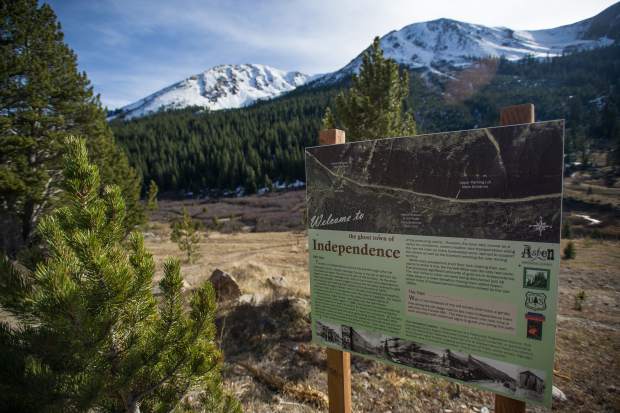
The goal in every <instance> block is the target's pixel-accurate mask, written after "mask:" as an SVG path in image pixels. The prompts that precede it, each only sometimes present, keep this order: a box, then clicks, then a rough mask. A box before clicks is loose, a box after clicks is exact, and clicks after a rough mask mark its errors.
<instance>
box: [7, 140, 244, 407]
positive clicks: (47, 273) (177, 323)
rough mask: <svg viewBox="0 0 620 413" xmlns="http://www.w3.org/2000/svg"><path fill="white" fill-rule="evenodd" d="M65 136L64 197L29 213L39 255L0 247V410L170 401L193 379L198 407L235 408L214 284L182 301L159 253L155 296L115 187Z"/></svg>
mask: <svg viewBox="0 0 620 413" xmlns="http://www.w3.org/2000/svg"><path fill="white" fill-rule="evenodd" d="M67 148H68V153H67V155H66V156H65V166H64V178H63V181H62V188H63V189H64V190H65V191H66V192H65V195H66V196H65V199H66V206H65V207H62V208H59V209H56V210H55V211H54V212H53V213H52V214H50V215H48V216H46V217H45V218H43V219H42V220H41V222H40V224H39V231H40V234H41V236H42V238H43V240H44V242H45V246H46V254H47V255H46V259H45V260H44V261H43V262H41V263H40V264H39V265H38V266H37V268H36V271H34V272H29V271H27V270H25V269H23V267H20V266H19V265H16V264H14V263H12V262H11V261H9V260H8V259H7V258H5V257H3V258H2V259H0V306H1V307H2V308H3V309H4V310H6V311H8V312H9V313H10V314H11V315H12V316H13V320H14V321H15V323H14V324H13V325H9V324H7V323H4V322H3V323H2V324H1V325H0V327H1V328H0V410H1V411H11V412H39V411H58V412H61V411H62V412H86V411H101V412H121V411H123V412H132V413H133V412H139V411H142V412H155V411H157V412H164V411H165V412H169V411H171V410H172V409H174V408H176V407H177V406H179V405H180V404H181V400H182V397H183V396H184V395H185V394H186V393H187V392H188V391H189V390H195V389H202V391H203V392H207V393H208V396H209V397H207V398H206V399H209V400H212V403H211V405H210V406H205V408H206V409H207V411H218V410H217V409H220V410H219V411H238V410H239V409H238V405H236V402H235V401H234V400H232V399H230V397H228V396H226V395H224V394H223V392H222V390H221V385H220V375H219V365H220V360H221V355H220V352H219V350H218V348H217V345H216V341H215V325H214V315H215V296H214V291H213V288H212V286H211V285H210V283H208V282H205V284H204V285H203V286H201V287H200V288H198V289H196V290H195V291H194V292H193V293H192V295H191V298H190V302H189V311H184V309H183V308H184V307H183V299H182V294H181V285H182V278H181V274H180V267H179V262H178V261H177V260H173V259H169V260H168V261H166V263H165V265H164V275H163V278H162V280H161V281H160V283H159V286H160V288H161V291H162V298H161V301H159V303H158V302H156V301H155V298H154V297H153V294H152V291H151V287H152V285H151V283H152V279H153V274H154V270H155V264H154V261H153V258H152V256H151V255H150V254H149V253H148V252H147V251H146V249H145V248H144V243H143V239H142V236H141V235H140V234H139V233H138V232H132V233H131V234H130V236H129V238H128V239H127V240H126V237H125V233H126V230H127V229H126V227H125V223H126V221H125V220H124V215H125V203H124V201H123V197H122V195H121V191H120V189H119V188H118V187H116V186H106V187H105V188H104V189H103V191H101V190H100V176H99V171H98V168H97V167H96V166H95V165H92V164H89V162H88V159H87V151H86V145H85V142H84V141H83V140H78V139H75V138H72V139H69V140H68V142H67ZM235 409H236V410H235Z"/></svg>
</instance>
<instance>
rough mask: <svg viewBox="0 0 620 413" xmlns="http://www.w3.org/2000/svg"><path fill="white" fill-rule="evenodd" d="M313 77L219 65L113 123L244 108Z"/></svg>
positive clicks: (150, 98) (132, 106) (133, 106)
mask: <svg viewBox="0 0 620 413" xmlns="http://www.w3.org/2000/svg"><path fill="white" fill-rule="evenodd" d="M308 79H310V76H308V75H305V74H303V73H300V72H285V71H283V70H279V69H275V68H273V67H269V66H266V65H257V64H245V65H219V66H215V67H213V68H211V69H209V70H206V71H204V72H202V73H199V74H196V75H193V76H190V77H188V78H187V79H184V80H182V81H180V82H178V83H175V84H173V85H171V86H168V87H166V88H164V89H162V90H160V91H158V92H155V93H153V94H151V95H149V96H147V97H145V98H144V99H140V100H138V101H137V102H134V103H132V104H130V105H127V106H124V107H122V108H120V109H118V110H116V111H114V112H112V113H111V114H110V115H109V119H114V118H116V117H122V118H124V119H132V118H136V117H140V116H144V115H148V114H150V113H155V112H158V111H165V110H170V109H183V108H186V107H189V106H199V107H201V108H204V109H207V110H219V109H229V108H240V107H244V106H248V105H251V104H252V103H254V102H256V101H258V100H261V99H271V98H274V97H276V96H279V95H281V94H282V93H286V92H289V91H291V90H293V89H295V88H296V87H298V86H301V85H302V84H304V83H305V82H306V81H307V80H308Z"/></svg>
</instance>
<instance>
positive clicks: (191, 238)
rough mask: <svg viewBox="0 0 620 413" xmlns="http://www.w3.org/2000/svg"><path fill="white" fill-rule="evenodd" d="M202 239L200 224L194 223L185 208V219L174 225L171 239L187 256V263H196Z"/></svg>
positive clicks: (177, 221)
mask: <svg viewBox="0 0 620 413" xmlns="http://www.w3.org/2000/svg"><path fill="white" fill-rule="evenodd" d="M200 238H201V236H200V223H198V222H196V221H194V220H193V219H192V217H191V216H190V215H189V212H187V209H186V208H183V217H181V219H179V220H176V221H174V222H173V223H172V233H171V234H170V239H171V240H172V241H173V242H176V243H177V245H178V246H179V249H180V250H181V251H184V252H185V254H187V262H190V263H191V262H194V259H195V258H196V257H197V256H198V243H199V242H200Z"/></svg>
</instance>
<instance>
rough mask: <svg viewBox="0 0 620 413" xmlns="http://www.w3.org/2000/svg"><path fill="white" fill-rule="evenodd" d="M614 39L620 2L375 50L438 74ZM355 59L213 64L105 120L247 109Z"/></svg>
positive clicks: (468, 27)
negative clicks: (524, 26)
mask: <svg viewBox="0 0 620 413" xmlns="http://www.w3.org/2000/svg"><path fill="white" fill-rule="evenodd" d="M618 41H620V2H619V3H616V4H614V5H613V6H611V7H608V8H607V9H606V10H604V11H603V12H601V13H599V14H598V15H596V16H594V17H591V18H589V19H586V20H582V21H580V22H577V23H573V24H569V25H566V26H561V27H556V28H553V29H546V30H531V31H527V30H512V29H509V28H506V27H488V26H483V25H480V24H472V23H465V22H461V21H457V20H450V19H438V20H432V21H428V22H421V23H414V24H411V25H408V26H405V27H403V28H402V29H400V30H398V31H392V32H390V33H388V34H386V35H385V36H383V37H382V38H381V47H382V49H383V51H384V55H385V56H386V57H388V58H391V59H394V60H395V61H396V62H397V63H399V64H401V65H404V66H408V67H410V68H412V69H418V68H419V69H427V70H430V71H432V72H435V73H439V74H446V73H448V72H450V71H452V70H455V69H458V68H463V67H467V66H469V65H471V64H472V63H473V62H474V60H475V59H478V58H485V57H500V56H503V57H505V58H506V59H509V60H518V59H522V58H524V57H526V56H533V57H546V56H557V55H561V54H562V53H564V52H571V51H576V50H583V49H592V48H597V47H604V46H609V45H611V44H614V43H615V42H618ZM363 53H364V52H362V53H360V54H359V55H358V56H357V57H356V58H355V59H353V60H352V61H351V62H349V64H347V65H346V66H344V67H343V68H342V69H340V70H337V71H335V72H332V73H327V74H323V75H317V76H308V75H305V74H303V73H300V72H284V71H282V70H278V69H274V68H272V67H269V66H265V65H258V64H245V65H220V66H216V67H213V68H211V69H209V70H207V71H205V72H203V73H200V74H197V75H194V76H191V77H189V78H187V79H185V80H183V81H181V82H178V83H175V84H173V85H171V86H169V87H167V88H165V89H162V90H160V91H158V92H155V93H153V94H152V95H150V96H147V97H145V98H143V99H140V100H139V101H137V102H135V103H132V104H130V105H127V106H125V107H123V108H121V109H120V110H118V111H115V112H114V113H113V115H112V116H110V118H109V119H112V118H115V117H118V116H120V117H123V118H125V119H131V118H135V117H139V116H143V115H146V114H149V113H153V112H157V111H159V110H165V109H180V108H184V107H187V106H200V107H204V108H208V109H210V110H218V109H229V108H239V107H243V106H248V105H251V104H252V103H254V102H256V101H257V100H261V99H272V98H274V97H276V96H279V95H281V94H283V93H285V92H289V91H291V90H293V89H295V88H297V87H299V86H301V85H304V84H308V85H312V86H320V85H323V84H328V83H332V82H335V81H337V80H339V79H341V78H343V77H346V76H349V75H351V74H352V73H356V72H357V71H358V70H359V67H360V65H361V62H362V56H363Z"/></svg>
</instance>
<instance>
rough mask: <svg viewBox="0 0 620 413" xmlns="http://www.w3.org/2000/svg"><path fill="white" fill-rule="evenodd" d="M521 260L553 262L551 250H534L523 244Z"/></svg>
mask: <svg viewBox="0 0 620 413" xmlns="http://www.w3.org/2000/svg"><path fill="white" fill-rule="evenodd" d="M521 258H523V259H526V260H539V261H553V248H534V247H532V246H531V245H528V244H525V245H524V246H523V252H522V253H521Z"/></svg>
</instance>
